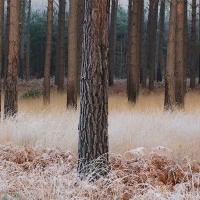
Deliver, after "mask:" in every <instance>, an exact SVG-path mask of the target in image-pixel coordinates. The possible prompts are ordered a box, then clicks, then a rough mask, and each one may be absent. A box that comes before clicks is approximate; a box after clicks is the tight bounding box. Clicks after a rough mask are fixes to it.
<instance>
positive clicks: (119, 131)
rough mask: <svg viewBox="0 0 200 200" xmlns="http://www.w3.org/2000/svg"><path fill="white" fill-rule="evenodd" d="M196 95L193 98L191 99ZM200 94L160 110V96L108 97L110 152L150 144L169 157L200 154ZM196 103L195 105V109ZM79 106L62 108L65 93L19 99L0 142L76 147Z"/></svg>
mask: <svg viewBox="0 0 200 200" xmlns="http://www.w3.org/2000/svg"><path fill="white" fill-rule="evenodd" d="M194 99H195V101H194ZM198 102H200V95H197V94H196V95H194V94H191V96H188V97H187V101H186V110H185V112H184V111H177V112H175V113H169V112H163V106H162V105H163V95H149V96H141V97H140V98H139V101H138V104H137V105H135V106H133V105H130V104H129V103H128V102H127V100H126V96H123V95H118V96H117V95H116V96H111V97H110V100H109V105H110V107H109V143H110V152H114V153H120V154H121V155H123V154H124V153H125V152H126V151H128V150H130V149H134V148H138V147H145V148H146V149H151V148H154V147H156V146H164V147H167V148H169V149H171V150H172V152H173V154H172V156H173V157H174V158H176V159H182V158H183V157H185V156H189V157H190V158H192V159H200V153H199V141H200V134H199V133H200V132H199V130H200V105H198ZM198 106H199V108H198ZM78 118H79V110H77V111H73V110H66V96H65V95H62V96H57V95H56V94H53V95H52V102H51V106H50V108H44V107H43V105H42V99H35V100H20V101H19V115H18V116H17V117H16V119H13V120H12V119H8V120H5V121H4V122H3V123H2V124H1V126H0V135H1V137H0V143H2V144H4V143H5V142H13V143H14V144H16V145H20V146H21V145H22V146H29V147H33V148H47V147H48V148H55V147H61V148H63V149H67V150H70V151H72V152H73V153H74V154H76V152H77V143H78V142H77V140H78Z"/></svg>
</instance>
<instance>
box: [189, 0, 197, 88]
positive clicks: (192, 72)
mask: <svg viewBox="0 0 200 200" xmlns="http://www.w3.org/2000/svg"><path fill="white" fill-rule="evenodd" d="M195 66H196V0H192V28H191V70H190V87H191V88H192V89H194V88H195V78H196V69H195Z"/></svg>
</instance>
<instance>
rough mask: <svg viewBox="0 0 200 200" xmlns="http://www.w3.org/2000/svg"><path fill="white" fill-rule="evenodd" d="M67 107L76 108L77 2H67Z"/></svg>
mask: <svg viewBox="0 0 200 200" xmlns="http://www.w3.org/2000/svg"><path fill="white" fill-rule="evenodd" d="M69 2H70V3H69V29H68V37H69V38H68V39H69V40H68V77H67V107H68V108H75V109H76V108H77V0H70V1H69Z"/></svg>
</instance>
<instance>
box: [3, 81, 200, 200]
mask: <svg viewBox="0 0 200 200" xmlns="http://www.w3.org/2000/svg"><path fill="white" fill-rule="evenodd" d="M23 84H24V83H23ZM23 84H22V83H21V85H20V94H22V93H23V92H24V91H26V90H27V88H39V89H41V88H42V86H41V84H42V81H40V82H38V80H33V81H32V82H30V83H28V85H25V84H24V85H23ZM109 94H110V95H109V146H110V147H109V149H110V159H111V161H110V169H111V171H110V174H109V179H101V180H100V181H98V182H96V183H88V182H87V181H84V182H81V181H80V180H79V179H78V178H77V177H76V158H75V156H73V155H71V153H69V152H67V151H70V152H72V153H73V154H74V155H76V154H77V144H78V130H77V129H78V118H79V108H78V110H77V111H73V110H66V94H63V95H57V93H56V90H55V88H52V93H51V105H50V106H49V107H43V103H42V98H39V99H29V100H21V99H20V100H19V114H18V116H17V117H16V118H15V119H11V118H10V119H6V120H4V121H2V123H1V126H0V135H1V137H0V143H1V144H2V145H1V146H0V158H1V159H0V170H1V173H0V183H1V184H0V185H1V186H0V198H2V197H3V196H5V195H6V194H7V193H8V194H10V195H11V196H12V197H14V196H17V195H18V196H19V197H20V198H19V199H130V198H132V199H191V200H193V199H199V198H200V194H199V186H200V184H199V182H200V179H199V177H200V170H199V169H200V163H199V162H197V161H191V160H194V159H196V160H200V153H199V141H200V134H199V130H200V105H199V102H200V93H199V91H198V90H197V91H189V92H188V93H187V95H186V105H185V111H177V112H174V113H169V112H164V111H163V101H164V94H163V86H162V84H160V85H157V87H156V92H155V93H151V94H150V93H148V91H146V90H144V89H142V90H141V95H140V96H139V99H138V103H137V104H136V105H132V104H130V103H129V102H128V101H127V98H126V93H125V82H124V81H123V80H118V81H117V82H116V83H115V86H114V87H112V88H110V89H109ZM8 143H11V144H8ZM140 147H142V148H140ZM138 148H139V149H138ZM133 149H136V150H133ZM152 149H153V150H152ZM158 152H159V154H158ZM160 153H161V157H159V156H160ZM166 156H167V157H166ZM126 159H129V161H127V160H126ZM183 160H184V162H183ZM162 162H164V165H161V164H159V163H162ZM37 163H38V165H37ZM131 163H132V164H131ZM133 164H134V168H132V167H133ZM160 165H161V166H162V167H160ZM116 166H117V167H116ZM135 170H136V171H135ZM137 170H139V171H137ZM130 177H131V179H130ZM8 196H9V195H8ZM16 199H17V197H16Z"/></svg>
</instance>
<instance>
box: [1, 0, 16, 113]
mask: <svg viewBox="0 0 200 200" xmlns="http://www.w3.org/2000/svg"><path fill="white" fill-rule="evenodd" d="M19 43H20V0H11V1H10V31H9V47H8V49H9V51H8V67H7V72H6V74H7V76H6V80H5V103H4V114H5V117H7V116H14V115H15V114H17V111H18V66H19V45H20V44H19Z"/></svg>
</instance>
